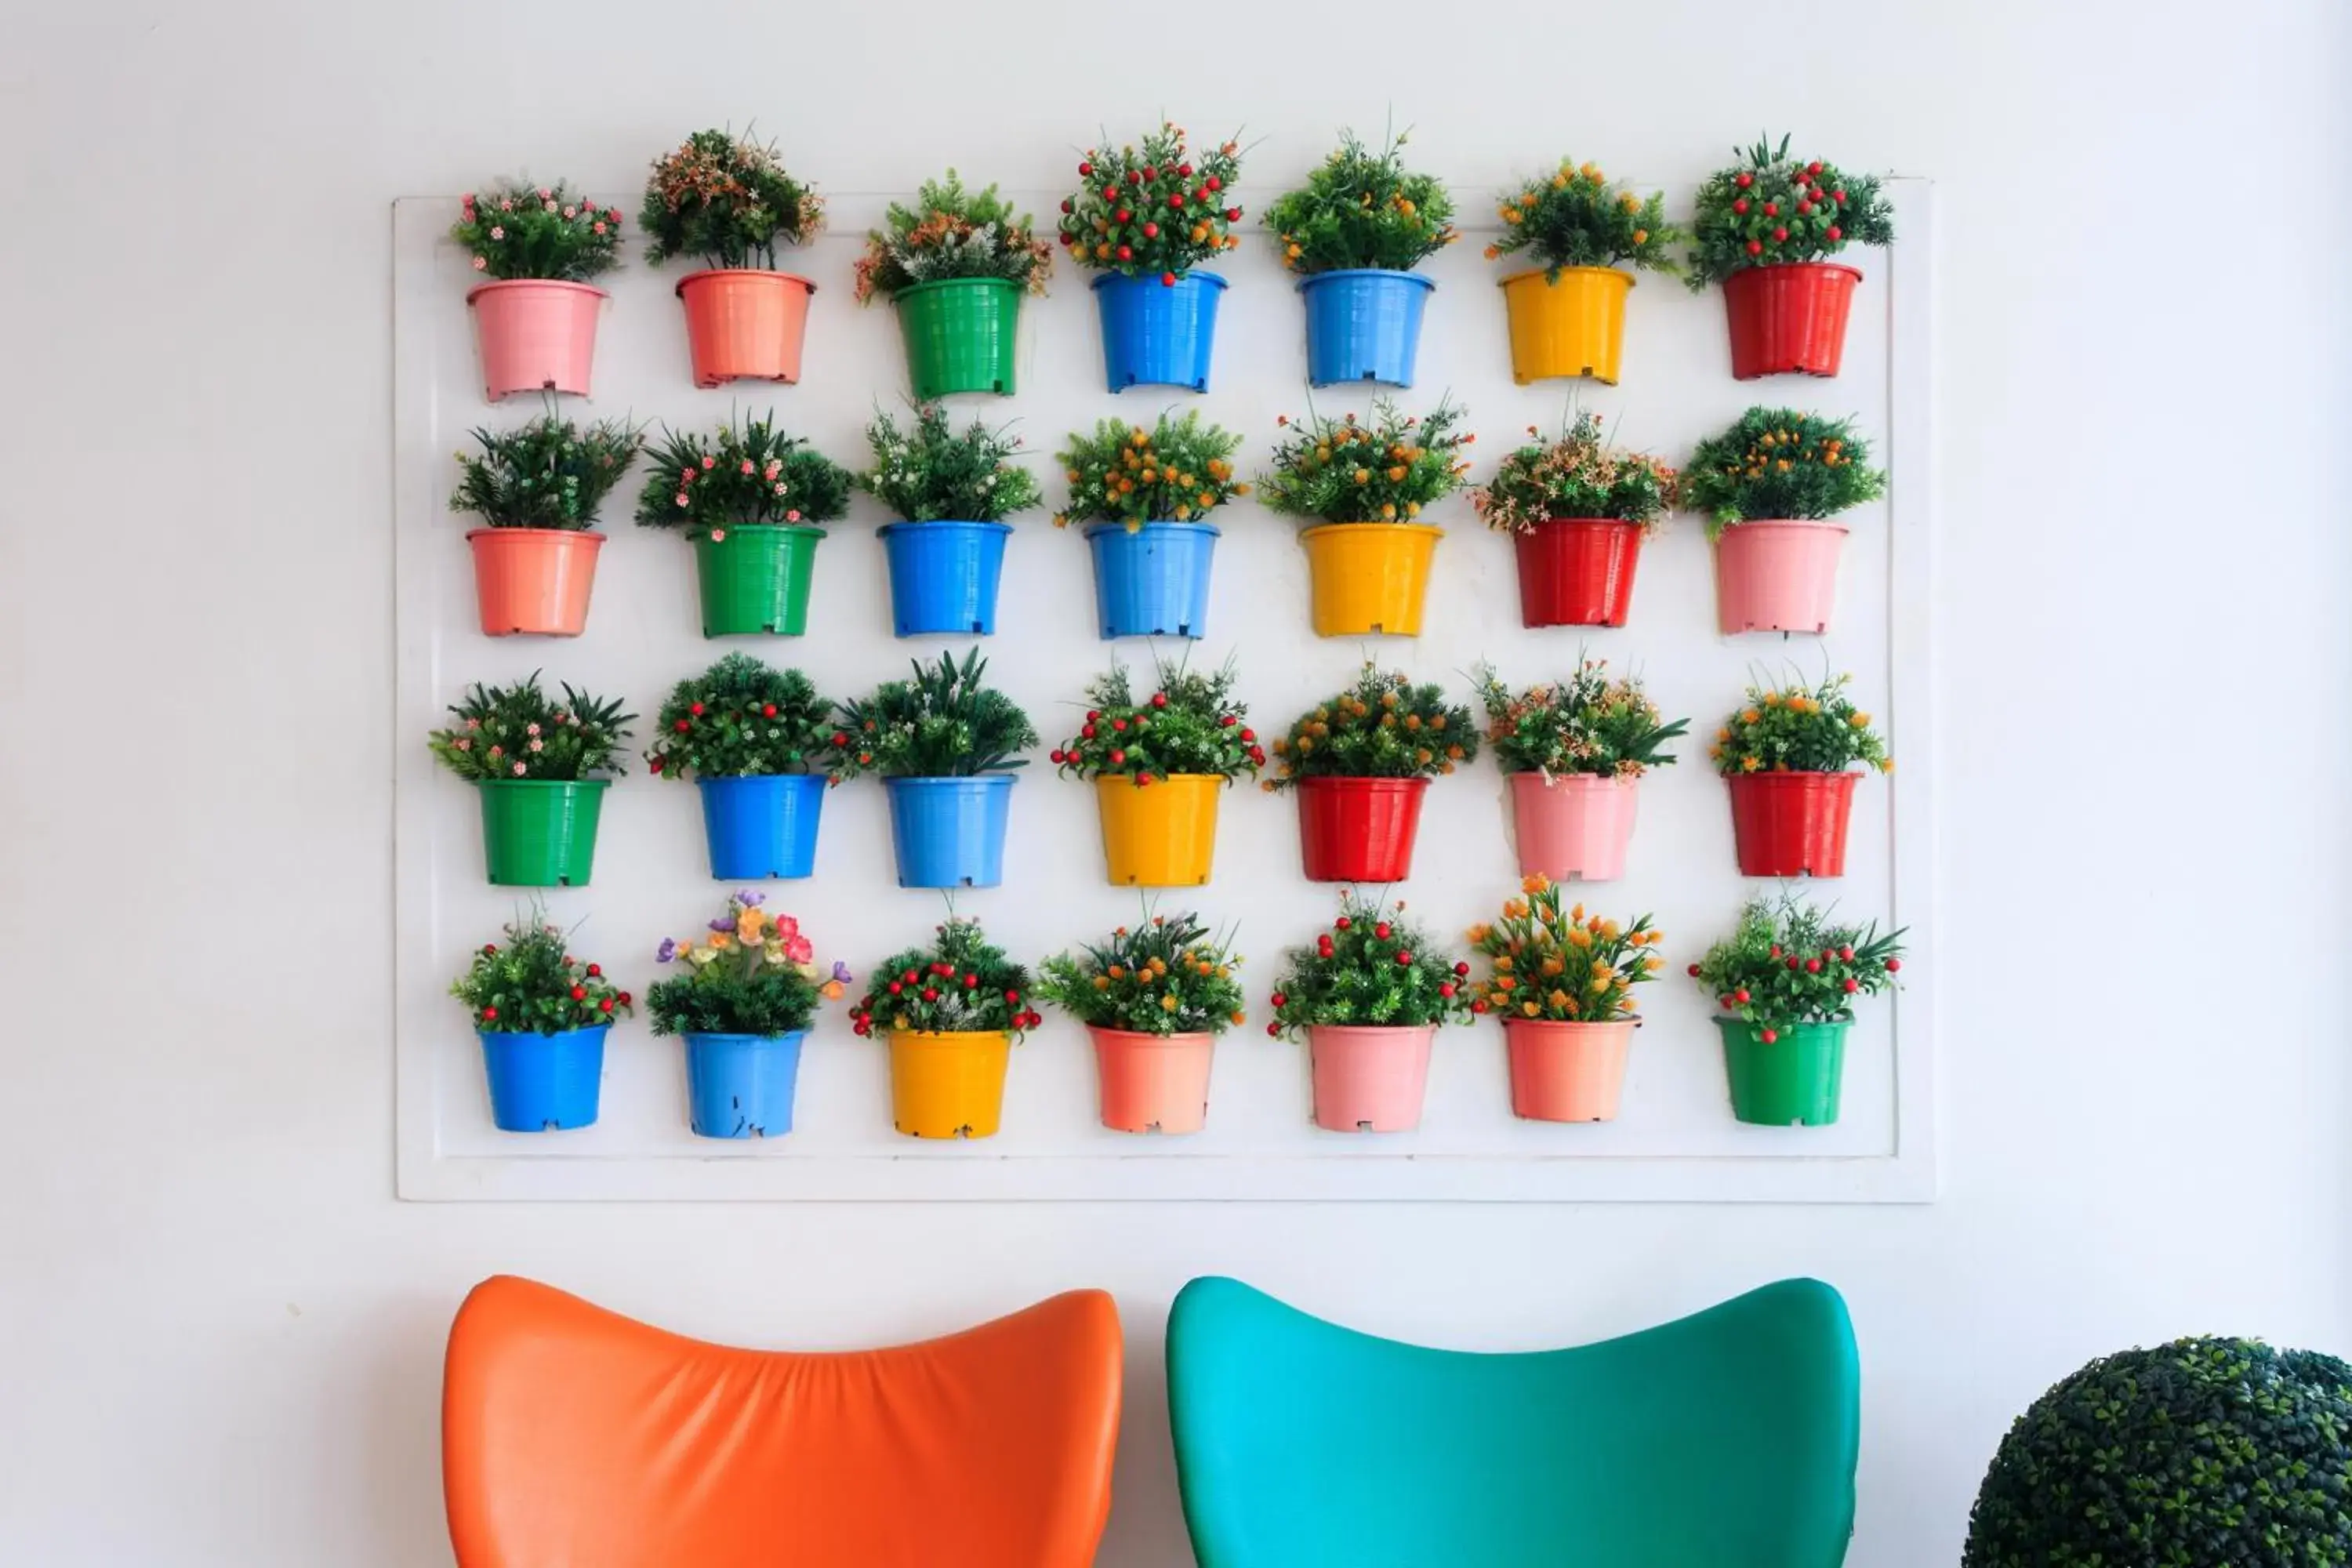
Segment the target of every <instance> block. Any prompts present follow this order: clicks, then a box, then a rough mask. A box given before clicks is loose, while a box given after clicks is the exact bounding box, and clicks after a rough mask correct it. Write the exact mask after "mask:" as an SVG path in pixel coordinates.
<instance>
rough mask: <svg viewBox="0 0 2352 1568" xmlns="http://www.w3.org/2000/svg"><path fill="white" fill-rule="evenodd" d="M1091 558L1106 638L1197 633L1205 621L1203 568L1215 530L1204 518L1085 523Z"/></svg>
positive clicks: (1206, 584)
mask: <svg viewBox="0 0 2352 1568" xmlns="http://www.w3.org/2000/svg"><path fill="white" fill-rule="evenodd" d="M1087 545H1088V546H1089V547H1090V548H1091V549H1092V550H1093V552H1094V558H1095V608H1096V610H1097V614H1098V617H1099V619H1100V621H1101V624H1102V635H1103V637H1104V638H1105V639H1106V640H1108V639H1109V638H1112V637H1200V636H1202V635H1203V634H1204V633H1205V632H1206V631H1207V630H1208V626H1209V568H1210V566H1211V564H1212V563H1213V562H1214V561H1215V559H1216V552H1217V530H1216V529H1215V528H1214V527H1213V526H1212V525H1211V524H1209V523H1205V522H1147V523H1145V524H1144V525H1143V526H1142V527H1141V528H1139V529H1138V530H1136V531H1134V532H1133V533H1129V531H1127V527H1126V525H1125V524H1123V523H1117V522H1097V523H1094V524H1092V525H1090V526H1089V527H1088V528H1087Z"/></svg>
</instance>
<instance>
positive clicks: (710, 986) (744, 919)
mask: <svg viewBox="0 0 2352 1568" xmlns="http://www.w3.org/2000/svg"><path fill="white" fill-rule="evenodd" d="M765 901H766V897H765V895H764V894H761V893H758V892H755V891H753V890H752V889H749V888H746V889H743V890H742V891H741V892H740V893H737V894H736V895H735V896H734V897H733V898H731V899H730V900H727V912H726V913H724V914H722V915H720V916H719V917H718V918H716V919H714V920H713V921H711V922H710V925H709V929H708V930H707V931H704V932H702V933H701V934H700V935H699V936H690V937H688V938H687V939H686V940H685V941H683V942H680V941H677V940H675V939H673V938H669V937H664V938H663V939H662V944H661V946H660V948H659V949H657V950H656V952H655V953H654V962H656V963H676V964H678V965H679V966H680V970H681V972H680V973H675V974H672V975H671V976H670V977H669V978H667V980H656V982H654V984H653V988H652V989H651V990H649V991H647V992H646V1008H647V1009H648V1010H649V1011H650V1012H651V1013H652V1014H653V1019H654V1033H655V1034H656V1035H762V1036H767V1037H774V1036H777V1035H789V1034H793V1033H795V1032H797V1031H799V1030H802V1029H805V1028H807V1027H808V1026H809V1025H810V1024H811V1023H813V1022H814V1020H815V1018H816V1009H817V1004H818V1003H820V1002H835V1001H838V1000H840V998H841V996H842V994H844V993H845V991H847V989H848V988H849V970H848V969H847V967H846V966H845V965H843V964H839V963H836V964H835V965H834V966H833V969H832V971H831V972H830V973H827V972H826V971H824V970H823V969H820V968H818V967H817V963H816V950H815V948H814V946H812V945H811V943H810V942H809V939H808V938H807V937H805V936H803V935H802V934H801V922H800V921H796V920H794V919H793V917H792V916H790V915H782V914H780V915H772V914H770V913H769V912H768V911H767V910H764V909H762V908H761V907H760V906H761V904H762V903H764V902H765Z"/></svg>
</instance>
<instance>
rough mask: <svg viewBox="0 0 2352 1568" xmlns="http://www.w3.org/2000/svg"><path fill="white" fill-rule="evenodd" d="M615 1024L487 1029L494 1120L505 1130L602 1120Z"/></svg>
mask: <svg viewBox="0 0 2352 1568" xmlns="http://www.w3.org/2000/svg"><path fill="white" fill-rule="evenodd" d="M611 1028H612V1026H611V1025H610V1024H592V1025H590V1026H588V1027H587V1028H584V1029H566V1030H564V1031H563V1033H562V1034H560V1035H504V1034H497V1035H494V1034H484V1035H483V1036H482V1037H481V1039H482V1061H483V1064H484V1065H485V1066H486V1067H488V1068H489V1074H490V1120H491V1121H495V1122H497V1123H498V1127H499V1131H501V1132H553V1131H559V1130H561V1129H563V1128H567V1127H586V1126H588V1125H589V1124H590V1123H592V1122H593V1121H595V1120H596V1093H597V1090H598V1089H599V1088H600V1087H601V1086H602V1084H603V1083H604V1036H605V1035H606V1033H607V1032H609V1031H610V1030H611Z"/></svg>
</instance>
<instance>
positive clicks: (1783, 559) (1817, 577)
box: [1715, 518, 1846, 637]
mask: <svg viewBox="0 0 2352 1568" xmlns="http://www.w3.org/2000/svg"><path fill="white" fill-rule="evenodd" d="M1845 533H1846V531H1845V525H1844V524H1843V523H1836V522H1815V521H1811V520H1808V519H1803V518H1776V519H1769V520H1759V521H1755V522H1741V523H1735V524H1733V525H1732V526H1731V527H1729V528H1727V529H1725V530H1724V531H1723V533H1722V535H1721V536H1720V537H1719V538H1717V540H1716V542H1715V621H1716V628H1717V630H1718V631H1720V632H1722V633H1723V635H1724V636H1726V637H1736V636H1738V634H1739V633H1741V632H1825V631H1827V630H1829V626H1830V612H1831V610H1832V609H1833V608H1835V607H1836V605H1837V570H1838V555H1839V552H1840V551H1841V550H1842V549H1843V546H1844V544H1845Z"/></svg>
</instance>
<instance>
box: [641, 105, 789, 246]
mask: <svg viewBox="0 0 2352 1568" xmlns="http://www.w3.org/2000/svg"><path fill="white" fill-rule="evenodd" d="M637 222H638V224H639V225H641V226H643V227H644V229H645V231H646V242H647V243H646V260H648V261H650V262H653V263H654V264H655V265H656V266H658V265H660V264H661V263H662V262H664V261H666V260H667V259H669V258H671V257H673V256H695V257H699V258H702V262H703V264H704V265H705V266H708V267H761V268H769V267H773V266H775V264H776V246H777V243H778V242H779V241H781V242H782V243H783V244H785V245H805V244H806V243H807V242H808V241H809V240H811V239H813V238H814V237H816V233H817V230H819V229H821V228H823V227H824V202H823V201H822V200H821V199H819V197H818V196H817V194H816V191H815V190H814V187H812V186H809V185H804V184H802V183H801V182H800V181H798V180H795V179H793V177H792V176H791V175H790V174H786V173H784V166H783V164H782V162H781V161H780V160H779V159H778V158H777V156H776V150H775V148H774V147H773V146H772V145H771V144H769V143H767V142H757V141H754V140H752V139H751V137H750V136H748V135H746V136H735V135H730V133H729V132H724V131H698V132H695V133H694V134H693V135H691V136H689V137H688V138H687V139H686V141H685V142H684V143H682V144H681V145H680V146H679V147H678V149H677V152H675V153H667V154H666V155H665V156H663V157H660V158H657V159H656V160H655V161H654V173H653V178H652V179H651V180H649V181H647V182H646V202H645V206H644V207H643V209H642V210H640V211H639V213H638V214H637Z"/></svg>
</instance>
